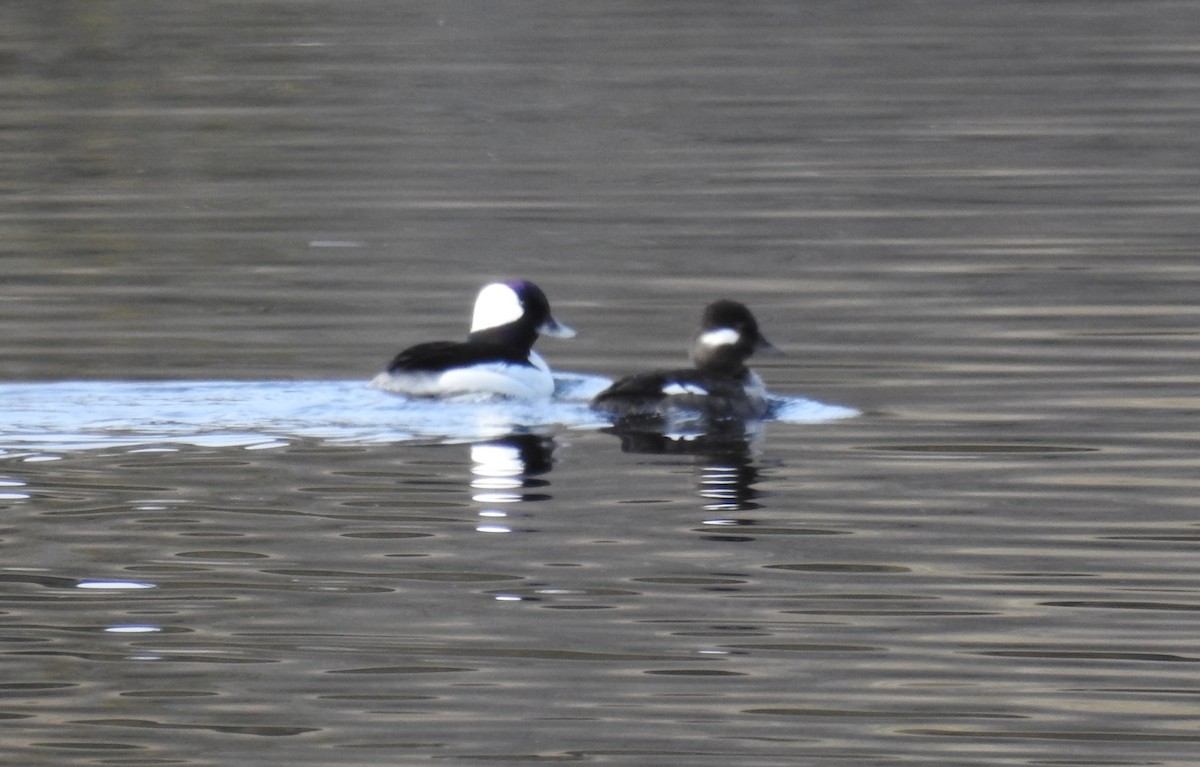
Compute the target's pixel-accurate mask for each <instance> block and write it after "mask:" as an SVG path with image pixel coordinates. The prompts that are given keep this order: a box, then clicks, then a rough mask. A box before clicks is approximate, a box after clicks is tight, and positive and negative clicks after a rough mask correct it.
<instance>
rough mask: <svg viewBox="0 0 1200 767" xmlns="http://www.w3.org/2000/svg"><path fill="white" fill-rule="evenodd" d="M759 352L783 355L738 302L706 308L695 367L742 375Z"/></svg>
mask: <svg viewBox="0 0 1200 767" xmlns="http://www.w3.org/2000/svg"><path fill="white" fill-rule="evenodd" d="M755 352H761V353H763V354H782V352H780V351H779V349H777V348H775V347H774V346H773V345H772V344H771V342H770V341H768V340H767V339H766V338H764V337H763V335H762V333H760V332H759V330H758V321H757V320H755V319H754V315H753V314H751V313H750V310H749V309H747V308H746V306H745V304H741V303H738V302H737V301H729V300H725V299H722V300H720V301H714V302H713V303H711V304H709V305H708V306H706V307H705V308H704V316H703V317H701V319H700V332H699V333H698V334H697V335H696V341H695V343H694V345H693V346H692V364H693V365H695V366H696V367H698V368H701V369H703V370H709V371H712V372H716V373H722V374H728V375H742V374H743V373H745V371H746V365H745V361H746V359H747V358H749V357H750V355H752V354H754V353H755Z"/></svg>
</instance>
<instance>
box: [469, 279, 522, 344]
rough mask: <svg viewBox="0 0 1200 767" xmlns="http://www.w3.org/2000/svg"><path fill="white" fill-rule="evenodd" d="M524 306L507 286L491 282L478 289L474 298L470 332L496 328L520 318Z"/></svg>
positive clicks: (514, 292) (519, 298) (515, 293)
mask: <svg viewBox="0 0 1200 767" xmlns="http://www.w3.org/2000/svg"><path fill="white" fill-rule="evenodd" d="M524 314H525V308H524V307H523V306H521V297H520V296H518V295H517V292H516V291H515V290H513V289H512V288H510V287H509V286H507V285H505V284H503V283H500V282H493V283H492V284H491V285H487V286H486V287H484V289H483V290H481V291H479V297H478V298H476V299H475V314H474V315H473V316H472V317H471V332H472V333H474V332H475V331H477V330H487V329H488V328H498V327H500V326H501V325H507V324H508V323H510V322H513V321H515V320H519V319H521V316H522V315H524Z"/></svg>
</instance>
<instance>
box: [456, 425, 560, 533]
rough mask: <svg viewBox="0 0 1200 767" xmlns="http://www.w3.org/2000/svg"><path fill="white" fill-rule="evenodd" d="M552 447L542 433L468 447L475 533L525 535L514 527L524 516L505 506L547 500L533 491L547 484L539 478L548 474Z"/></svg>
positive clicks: (526, 530) (516, 435) (522, 530)
mask: <svg viewBox="0 0 1200 767" xmlns="http://www.w3.org/2000/svg"><path fill="white" fill-rule="evenodd" d="M554 447H555V445H554V439H553V438H552V437H549V436H546V435H542V434H510V435H507V436H505V437H500V438H498V439H492V440H488V441H486V442H476V443H474V444H472V445H471V462H472V467H471V474H472V478H471V491H472V493H471V498H472V499H473V500H474V501H475V502H476V503H479V504H481V506H482V508H481V509H480V511H479V517H480V522H479V524H478V525H477V526H476V528H475V529H476V530H478V531H479V532H481V533H513V532H529V530H528V529H521V528H518V527H514V520H515V519H516V518H519V517H521V516H524V515H522V514H520V513H519V512H517V511H515V510H514V509H510V508H507V506H508V505H510V504H517V503H526V502H530V501H545V500H548V499H549V498H550V496H549V495H548V494H546V493H544V492H542V493H540V492H537V491H536V489H537V488H544V487H548V486H549V484H550V483H549V481H548V480H545V479H540V478H539V475H542V474H548V473H549V472H550V468H551V467H552V465H553V463H554V460H553V455H554Z"/></svg>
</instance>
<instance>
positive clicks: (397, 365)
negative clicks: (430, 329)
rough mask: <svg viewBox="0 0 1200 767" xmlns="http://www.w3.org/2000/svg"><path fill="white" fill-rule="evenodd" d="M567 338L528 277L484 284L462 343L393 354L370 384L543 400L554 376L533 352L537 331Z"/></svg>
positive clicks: (414, 391)
mask: <svg viewBox="0 0 1200 767" xmlns="http://www.w3.org/2000/svg"><path fill="white" fill-rule="evenodd" d="M539 333H544V334H545V335H548V336H556V337H558V338H570V337H571V336H573V335H575V331H574V330H571V329H570V328H569V327H567V326H566V325H563V324H561V323H559V322H558V321H556V320H555V319H554V317H552V316H550V302H549V301H547V300H546V294H545V293H543V292H542V291H541V289H540V288H539V287H538V286H537V285H534V284H533V283H532V282H529V281H527V280H516V281H513V282H494V283H492V284H490V285H485V286H484V288H483V289H482V290H480V291H479V297H478V298H476V299H475V313H474V315H473V316H472V319H471V332H470V334H469V335H468V336H467V340H466V341H465V342H462V343H459V342H456V341H431V342H429V343H423V344H417V345H416V346H413V347H410V348H408V349H405V350H404V351H402V352H400V353H399V354H398V355H396V358H395V359H393V360H392V362H391V364H390V365H388V368H387V370H385V371H384V372H382V373H380V374H379V375H377V376H376V377H375V379H374V380H373V381H371V385H372V386H375V387H377V388H380V389H386V390H387V391H391V392H397V393H399V394H410V395H415V396H421V397H440V396H453V395H485V396H497V395H498V396H502V397H513V398H517V399H526V400H537V399H547V398H549V397H550V395H552V394H553V393H554V378H553V377H552V376H551V375H550V367H549V366H548V365H547V364H546V361H545V360H543V359H542V358H541V356H539V355H538V354H537V352H534V351H533V343H534V341H536V340H537V337H538V334H539Z"/></svg>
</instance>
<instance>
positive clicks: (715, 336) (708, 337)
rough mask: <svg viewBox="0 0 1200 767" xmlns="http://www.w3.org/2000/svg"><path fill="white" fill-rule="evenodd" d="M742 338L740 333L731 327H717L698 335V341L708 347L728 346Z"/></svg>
mask: <svg viewBox="0 0 1200 767" xmlns="http://www.w3.org/2000/svg"><path fill="white" fill-rule="evenodd" d="M740 340H742V334H741V333H739V332H737V331H736V330H734V329H733V328H717V329H716V330H710V331H708V332H707V333H704V334H702V335H701V336H700V343H702V344H704V345H705V346H708V347H713V346H730V345H732V344H736V343H737V342H738V341H740Z"/></svg>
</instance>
